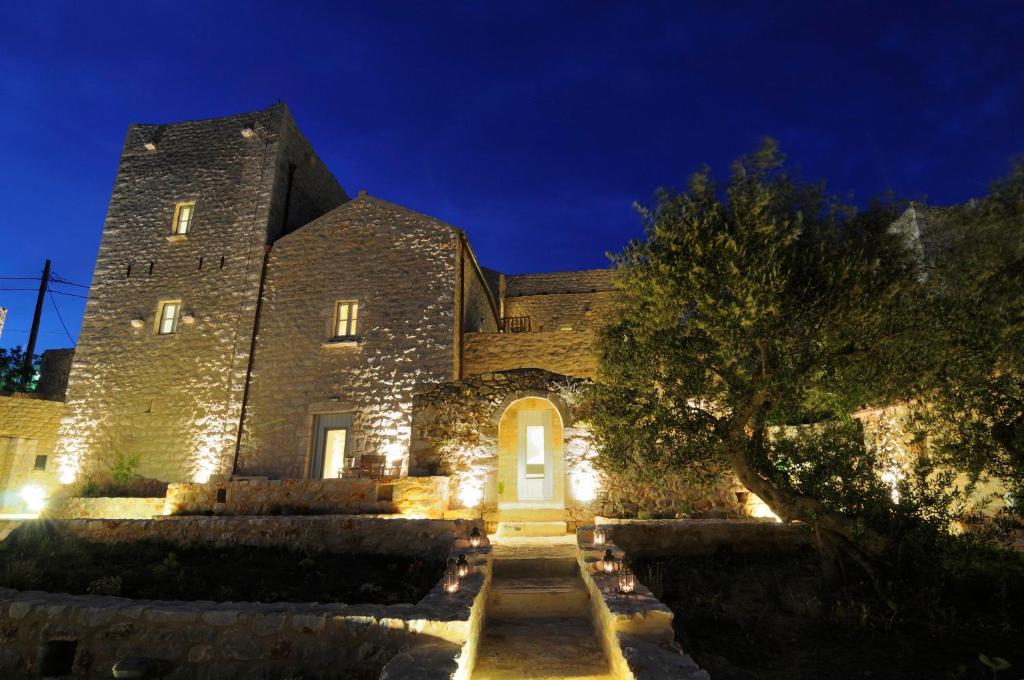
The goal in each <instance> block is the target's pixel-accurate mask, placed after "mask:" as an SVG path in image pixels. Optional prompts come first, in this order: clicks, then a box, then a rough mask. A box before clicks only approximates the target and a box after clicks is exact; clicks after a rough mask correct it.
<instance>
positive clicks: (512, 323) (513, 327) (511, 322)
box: [501, 316, 531, 333]
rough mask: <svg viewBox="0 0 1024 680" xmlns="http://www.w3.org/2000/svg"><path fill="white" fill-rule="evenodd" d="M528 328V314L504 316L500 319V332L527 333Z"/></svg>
mask: <svg viewBox="0 0 1024 680" xmlns="http://www.w3.org/2000/svg"><path fill="white" fill-rule="evenodd" d="M530 330H531V329H530V317H528V316H505V317H502V319H501V332H502V333H529V332H530Z"/></svg>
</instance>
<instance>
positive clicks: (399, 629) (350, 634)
mask: <svg viewBox="0 0 1024 680" xmlns="http://www.w3.org/2000/svg"><path fill="white" fill-rule="evenodd" d="M209 522H220V523H221V524H222V525H225V526H229V525H230V528H228V529H225V530H224V534H225V540H226V541H227V542H231V543H236V542H237V538H241V539H242V542H243V543H247V544H260V545H266V544H268V541H277V543H274V544H287V545H296V547H300V548H301V547H302V541H306V544H307V545H315V544H314V543H313V540H312V539H318V538H321V539H322V538H323V535H324V534H323V533H321V531H319V530H316V531H312V533H311V534H310V533H307V532H309V530H310V528H311V525H314V524H320V525H322V526H321V527H319V528H320V529H325V530H326V531H325V533H326V534H330V535H336V536H337V535H338V534H343V535H342V536H338V537H339V538H341V539H344V538H345V536H348V540H342V542H341V545H339V543H338V542H337V541H327V542H326V543H328V544H330V547H331V548H332V549H333V548H336V547H341V548H342V549H351V548H353V547H357V548H373V547H382V548H384V552H387V549H388V548H390V547H391V546H390V544H389V545H387V546H384V545H382V543H380V541H378V542H376V543H374V544H373V545H371V544H370V543H371V541H365V542H362V543H360V544H359V545H355V544H354V543H353V541H352V540H351V539H352V536H353V535H354V534H358V536H359V537H361V538H372V537H375V536H379V535H380V534H382V533H385V532H383V531H382V527H381V526H380V525H379V522H388V523H389V525H401V528H398V527H397V526H395V527H394V531H392V532H391V533H390V535H391V536H392V537H394V538H395V541H394V543H395V545H396V546H399V547H401V548H403V549H402V550H400V551H398V552H400V554H406V555H408V554H419V553H417V550H422V549H423V546H425V545H427V544H428V543H430V544H431V549H432V550H437V549H444V550H449V549H450V550H451V551H452V553H454V552H464V553H467V555H468V558H469V560H470V563H471V565H472V566H473V573H472V574H471V575H470V576H468V577H466V578H464V579H463V580H462V587H461V589H460V591H459V592H458V593H456V594H454V595H453V594H447V593H444V592H443V591H442V589H441V584H440V583H439V584H438V585H437V586H435V587H434V589H433V590H432V591H431V592H430V593H429V594H428V595H427V596H426V597H424V598H423V599H422V600H420V601H419V602H417V603H415V604H399V605H373V604H357V605H345V604H316V603H277V604H256V603H239V602H224V603H213V602H159V601H151V600H128V599H124V598H116V597H99V596H71V595H63V594H54V593H40V592H19V591H14V590H9V589H5V588H0V635H2V638H0V639H2V642H3V644H2V646H0V674H2V677H4V678H12V679H18V680H20V679H21V678H36V677H39V671H40V661H41V656H42V652H43V650H44V649H45V647H46V645H47V644H48V643H50V642H51V641H72V642H74V643H75V651H74V654H73V657H74V659H73V664H72V668H71V669H70V670H71V674H72V675H73V676H74V677H76V678H78V677H81V678H90V679H92V678H96V679H99V678H109V677H110V673H111V667H112V666H113V664H114V663H115V662H117V661H118V660H120V659H123V658H125V657H143V658H148V659H153V660H156V661H157V662H158V663H159V666H158V668H159V677H162V678H168V679H169V680H214V679H217V680H220V679H225V678H239V679H241V678H256V677H259V678H289V677H303V678H307V679H308V680H318V679H324V680H326V679H328V678H330V679H339V680H340V679H342V678H353V677H375V676H376V675H377V674H378V673H379V672H380V671H381V669H382V668H383V667H384V666H385V665H386V664H388V661H389V660H391V659H397V662H396V663H395V664H393V665H389V668H391V669H392V670H391V672H390V673H389V674H388V677H389V678H395V679H396V680H398V679H399V678H401V679H405V678H410V679H411V678H419V677H422V678H434V677H455V678H459V679H460V680H465V679H466V678H468V675H469V670H470V669H471V668H472V665H473V661H474V659H475V653H476V646H477V638H478V637H479V634H480V629H481V626H482V623H483V618H484V607H485V606H486V601H487V596H488V587H489V584H490V548H489V546H487V545H485V546H482V547H481V548H478V549H471V548H469V547H468V545H467V543H466V541H465V539H464V538H459V540H453V539H454V538H457V537H462V536H464V535H465V533H466V531H468V526H469V524H467V523H459V522H436V521H416V520H397V521H388V520H376V522H374V521H371V520H366V519H358V520H348V521H347V523H346V521H344V520H339V519H338V518H331V519H327V518H318V519H317V520H308V519H307V520H302V521H298V522H297V521H296V520H294V519H280V518H279V519H271V520H264V521H255V520H242V521H241V523H245V524H252V525H256V526H255V528H254V529H252V530H251V531H245V530H244V527H242V526H241V524H240V522H239V521H232V520H184V521H183V520H164V521H160V522H141V523H140V522H134V523H127V522H98V521H97V522H87V521H86V522H58V523H55V524H54V526H56V527H57V528H58V530H66V529H68V528H69V527H76V529H75V530H78V531H80V530H81V527H86V529H85V530H84V534H85V535H87V536H96V537H102V536H106V537H107V540H126V541H130V540H137V539H138V538H139V533H138V532H139V531H140V530H141V531H142V532H144V533H147V534H148V532H149V531H152V530H153V529H157V528H159V529H166V528H167V527H175V528H178V529H181V528H182V527H184V526H185V525H186V524H198V525H200V526H199V529H200V531H199V534H200V535H202V536H206V537H208V538H209V537H211V536H213V535H215V534H219V533H220V532H211V531H210V528H209V527H208V526H202V525H203V524H208V523H209ZM327 523H330V524H331V526H330V527H327V526H326V524H327ZM271 525H274V526H271ZM285 525H297V526H293V528H292V529H291V530H284V531H278V530H279V529H281V527H283V526H285ZM302 525H305V526H302ZM105 526H107V527H109V528H110V530H109V532H108V531H106V530H105V528H104V527H105ZM275 527H276V529H275ZM451 527H454V529H453V528H451ZM170 533H173V532H166V531H165V532H163V534H161V536H166V535H169V534H170ZM424 538H426V539H428V540H424ZM297 539H298V540H299V543H298V544H297V543H296V540H297ZM204 540H205V539H204ZM449 554H451V553H449ZM421 649H428V650H430V653H429V654H423V653H419V651H418V650H421ZM413 658H415V659H417V660H418V662H419V667H418V668H408V666H409V664H408V663H407V662H406V661H407V659H413ZM402 668H405V671H406V672H403V671H402ZM442 668H444V669H450V672H449V673H447V674H446V675H438V674H437V673H436V671H437V670H439V669H442Z"/></svg>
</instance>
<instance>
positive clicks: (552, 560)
mask: <svg viewBox="0 0 1024 680" xmlns="http://www.w3.org/2000/svg"><path fill="white" fill-rule="evenodd" d="M491 546H492V550H493V555H494V562H493V564H494V577H493V582H492V584H491V595H490V598H489V599H488V603H487V623H486V625H485V627H484V631H483V635H482V636H481V640H480V648H479V650H478V654H477V662H476V668H475V669H474V671H473V678H474V680H522V679H526V678H529V679H531V680H542V679H543V680H557V679H561V678H573V679H575V680H604V679H608V678H612V677H614V676H612V675H610V674H609V669H608V662H607V660H606V659H605V657H604V653H603V651H602V650H601V646H600V644H599V643H598V640H597V638H596V637H595V635H594V629H593V626H592V625H591V621H590V602H589V600H588V596H587V592H586V589H585V588H584V585H583V581H582V580H581V579H580V576H579V570H578V566H577V564H576V539H575V536H566V535H562V536H538V537H522V538H520V537H514V538H504V537H501V536H494V537H491Z"/></svg>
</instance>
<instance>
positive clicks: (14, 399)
mask: <svg viewBox="0 0 1024 680" xmlns="http://www.w3.org/2000/svg"><path fill="white" fill-rule="evenodd" d="M63 413H64V403H63V402H60V401H50V400H47V399H42V398H40V396H39V395H34V394H17V393H16V394H10V395H3V396H0V491H2V496H0V511H4V512H19V513H20V512H26V511H28V510H29V508H27V507H26V504H25V500H24V499H23V498H21V496H20V495H19V494H20V491H21V490H22V489H23V488H24V487H25V486H38V487H40V488H41V489H45V490H47V491H49V490H51V489H53V488H54V487H56V486H58V482H57V474H56V469H57V461H56V460H55V456H54V450H55V448H56V442H57V426H58V425H59V424H60V419H61V416H62V415H63Z"/></svg>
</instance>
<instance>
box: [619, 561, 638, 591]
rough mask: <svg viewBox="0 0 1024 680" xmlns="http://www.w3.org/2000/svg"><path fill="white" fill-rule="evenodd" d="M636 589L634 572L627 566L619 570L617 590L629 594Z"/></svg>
mask: <svg viewBox="0 0 1024 680" xmlns="http://www.w3.org/2000/svg"><path fill="white" fill-rule="evenodd" d="M635 591H636V574H634V573H633V570H632V569H630V568H629V567H623V568H622V571H620V572H619V592H620V593H625V594H627V595H629V594H630V593H633V592H635Z"/></svg>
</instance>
